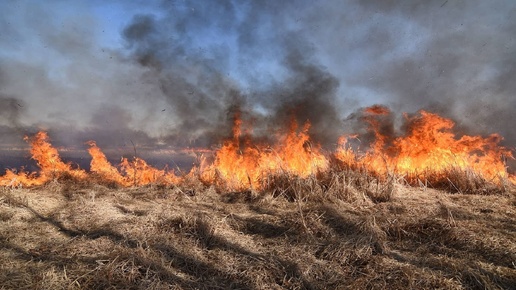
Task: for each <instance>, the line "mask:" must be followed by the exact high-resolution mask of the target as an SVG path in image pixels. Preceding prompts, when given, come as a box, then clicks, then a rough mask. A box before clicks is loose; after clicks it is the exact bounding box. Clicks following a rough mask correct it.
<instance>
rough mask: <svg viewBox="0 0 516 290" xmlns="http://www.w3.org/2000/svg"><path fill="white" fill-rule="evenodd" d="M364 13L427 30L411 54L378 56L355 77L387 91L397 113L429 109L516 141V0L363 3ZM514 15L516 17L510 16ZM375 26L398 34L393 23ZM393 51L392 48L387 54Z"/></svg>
mask: <svg viewBox="0 0 516 290" xmlns="http://www.w3.org/2000/svg"><path fill="white" fill-rule="evenodd" d="M357 3H359V5H361V7H363V9H364V11H366V12H365V13H381V14H384V15H391V16H393V17H399V18H403V19H408V21H409V23H410V25H411V26H415V27H418V31H424V37H417V38H414V43H412V44H407V46H408V47H409V48H408V49H406V51H405V53H402V54H399V55H397V56H394V57H389V58H382V57H379V58H377V60H378V61H377V62H376V63H375V64H374V66H371V67H370V68H368V69H366V70H363V71H361V72H360V73H358V74H356V75H355V76H354V77H353V78H351V83H352V84H354V85H357V86H361V87H365V88H368V89H370V90H374V91H375V92H377V93H378V94H383V95H386V96H387V102H385V103H386V104H388V105H390V106H391V107H392V108H394V109H395V110H396V111H397V112H400V111H408V112H414V111H416V110H418V109H427V110H430V111H433V112H437V113H439V114H442V115H444V116H446V117H449V118H452V119H453V120H455V121H456V122H457V123H458V124H457V127H458V128H459V129H461V130H462V131H463V133H469V134H486V133H493V132H496V133H500V134H501V135H502V136H504V137H505V140H506V141H505V144H506V145H508V146H515V144H516V131H514V129H513V128H512V125H511V124H514V123H515V122H516V115H515V114H514V108H516V86H515V84H514V81H511V79H513V78H514V73H515V70H516V66H515V62H516V59H515V58H514V56H515V55H516V38H515V37H514V35H516V20H515V19H514V17H512V16H514V13H515V12H516V5H515V3H514V2H511V1H493V2H489V3H487V2H483V1H473V2H471V1H425V2H423V1H359V2H357ZM511 15H512V16H511ZM375 29H377V30H380V31H381V32H382V34H385V35H389V36H390V39H389V40H388V41H389V42H396V41H398V40H400V39H402V38H403V36H399V35H396V34H395V33H394V31H392V27H390V26H381V25H378V26H376V27H375ZM384 53H388V52H384Z"/></svg>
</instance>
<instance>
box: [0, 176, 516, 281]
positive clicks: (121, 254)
mask: <svg viewBox="0 0 516 290" xmlns="http://www.w3.org/2000/svg"><path fill="white" fill-rule="evenodd" d="M342 178H345V176H344V177H342ZM337 181H338V178H337V179H335V180H333V183H332V186H333V187H332V188H331V190H330V189H329V188H328V186H325V185H322V184H321V183H317V182H311V181H310V180H303V181H301V180H295V179H294V180H289V181H288V183H287V182H283V181H282V180H279V181H278V180H277V181H276V183H275V184H274V187H269V188H268V189H265V190H263V191H261V192H253V191H245V192H229V191H221V190H220V189H216V188H215V187H214V186H204V185H202V184H200V183H192V184H189V185H188V186H158V185H149V186H140V187H133V188H117V187H113V186H112V187H109V186H104V185H99V184H94V183H92V184H81V183H77V182H73V181H66V180H64V181H53V182H50V183H47V184H46V185H43V186H40V187H36V188H32V189H19V188H18V189H17V188H5V187H4V188H0V220H1V222H0V248H1V250H0V289H516V192H515V190H514V188H509V189H507V190H505V192H502V193H496V194H490V195H480V194H460V193H454V194H452V193H448V192H444V191H439V190H435V189H430V188H425V187H408V186H405V185H401V184H399V183H390V184H383V185H381V184H377V185H376V189H373V190H371V188H373V187H374V184H369V189H368V188H366V187H364V186H356V185H350V184H346V182H345V181H344V180H341V181H342V182H341V183H338V182H337ZM381 186H384V187H381ZM380 187H381V188H380Z"/></svg>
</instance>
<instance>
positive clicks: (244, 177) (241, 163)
mask: <svg viewBox="0 0 516 290" xmlns="http://www.w3.org/2000/svg"><path fill="white" fill-rule="evenodd" d="M241 125H242V121H241V119H240V118H239V115H237V117H236V118H235V120H234V125H233V138H232V139H230V140H227V141H226V142H225V143H224V145H223V146H222V147H221V148H220V149H219V150H218V151H217V152H216V155H215V161H214V163H213V165H212V166H210V167H208V169H207V170H206V172H205V173H204V175H203V176H204V179H205V180H206V181H208V182H213V181H214V179H215V178H216V176H217V175H218V176H221V177H222V178H223V179H224V180H225V181H226V185H227V186H228V187H229V188H234V189H244V188H252V189H261V188H262V186H263V184H262V182H263V180H264V179H265V178H266V177H267V176H270V175H273V174H279V173H288V174H293V175H297V176H299V177H308V176H309V175H312V174H316V173H317V172H320V171H324V170H327V169H328V167H329V161H328V159H327V158H326V157H325V156H324V154H322V152H321V149H320V147H319V146H318V145H314V144H312V143H311V142H310V138H309V135H308V130H309V128H310V123H309V122H307V123H305V125H304V126H303V129H302V130H301V131H300V132H298V124H297V122H295V121H291V124H290V128H289V131H288V133H287V134H286V135H285V136H284V137H280V138H279V140H278V142H277V144H276V145H275V146H273V147H270V146H267V145H259V144H253V143H252V142H251V140H250V139H249V138H244V140H243V141H242V140H240V139H241V136H240V134H241V132H242V130H241Z"/></svg>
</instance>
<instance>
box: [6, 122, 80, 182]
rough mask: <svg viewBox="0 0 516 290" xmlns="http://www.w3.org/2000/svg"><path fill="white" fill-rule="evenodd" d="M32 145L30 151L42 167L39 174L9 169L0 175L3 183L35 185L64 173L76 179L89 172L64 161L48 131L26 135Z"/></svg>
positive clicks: (26, 139)
mask: <svg viewBox="0 0 516 290" xmlns="http://www.w3.org/2000/svg"><path fill="white" fill-rule="evenodd" d="M25 141H28V142H29V143H30V145H31V149H30V153H31V155H32V159H34V160H36V163H37V165H38V166H39V168H41V171H40V172H39V174H35V173H31V174H29V173H26V172H24V171H21V172H19V173H17V174H16V173H14V172H13V171H11V170H8V171H7V173H6V174H5V175H4V176H2V177H0V184H1V185H8V186H20V185H23V186H34V185H41V184H44V183H46V182H47V181H50V180H53V179H55V178H59V177H61V176H64V175H67V174H68V175H70V176H72V177H73V178H76V179H84V178H86V176H87V174H86V172H85V171H84V170H80V169H72V167H71V166H70V164H67V163H64V162H63V161H61V158H60V157H59V153H58V152H57V149H56V148H54V147H52V145H51V144H50V142H49V138H48V135H47V133H46V132H38V133H37V134H36V135H35V136H34V137H32V138H28V137H25Z"/></svg>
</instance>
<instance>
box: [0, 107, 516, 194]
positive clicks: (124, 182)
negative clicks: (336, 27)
mask: <svg viewBox="0 0 516 290" xmlns="http://www.w3.org/2000/svg"><path fill="white" fill-rule="evenodd" d="M363 114H364V116H363V120H364V121H365V123H366V124H368V125H369V129H368V130H369V134H370V135H371V136H374V141H373V142H371V144H369V146H368V147H366V148H365V150H364V151H362V150H361V149H360V148H352V146H350V145H349V144H348V143H349V142H350V141H351V140H352V139H354V138H356V136H347V137H346V136H343V137H341V138H340V141H339V143H340V145H339V147H338V148H337V149H336V150H335V151H334V152H326V151H324V150H323V149H322V148H321V147H320V146H319V145H318V144H317V143H315V142H313V141H312V140H310V137H309V128H310V123H309V122H306V123H305V124H304V125H303V126H302V128H299V126H298V124H297V123H296V122H294V121H292V122H291V123H290V126H289V127H288V128H287V130H286V131H285V132H283V133H281V134H277V136H276V140H275V141H274V142H273V144H261V143H259V142H255V141H254V140H253V138H252V134H251V133H250V132H248V131H249V129H246V130H243V129H242V123H243V122H242V120H241V119H240V115H239V114H236V115H235V117H234V126H233V136H232V138H228V139H227V140H225V141H224V142H223V144H222V146H221V147H220V148H219V149H217V150H215V151H214V152H213V161H212V162H207V159H202V160H200V162H199V163H198V164H197V165H196V166H195V167H194V168H193V169H192V170H191V171H190V172H189V173H181V175H178V174H176V172H174V171H173V170H166V169H157V168H154V167H152V166H151V165H149V164H148V163H147V162H146V161H145V160H143V159H141V158H138V157H136V156H134V157H132V158H122V161H121V163H120V164H119V165H117V166H114V165H112V164H110V163H109V162H108V160H107V158H106V156H105V155H104V153H103V152H102V151H101V149H100V148H99V147H97V145H96V143H95V142H94V141H90V142H88V145H89V146H90V147H89V149H88V152H89V153H90V155H91V157H92V160H91V164H90V172H86V171H84V170H82V169H78V168H74V167H73V166H71V165H70V164H68V163H65V162H63V161H62V160H61V158H60V156H59V153H58V151H57V149H56V148H54V147H53V146H52V145H51V143H50V140H49V138H48V135H47V134H46V133H45V132H39V133H37V134H36V135H35V136H33V137H30V138H29V137H27V138H26V140H27V141H28V142H29V143H30V145H31V150H30V153H31V155H32V158H33V159H34V160H35V161H36V162H37V164H38V166H39V167H40V169H41V170H40V171H39V172H32V173H28V172H24V171H23V170H21V171H20V172H16V171H14V170H7V173H6V174H5V175H4V176H1V177H0V186H8V187H17V186H23V187H32V186H40V185H43V184H45V183H48V182H51V181H52V180H56V179H57V180H59V179H67V178H72V179H74V180H76V181H77V182H83V183H84V182H86V183H88V182H94V183H101V184H105V185H109V186H115V187H116V186H118V187H131V186H142V185H147V184H161V185H176V186H177V185H184V184H188V183H191V181H192V180H198V181H200V182H202V183H203V184H205V185H214V186H215V187H217V188H218V189H219V190H220V191H247V190H250V191H258V192H259V191H264V190H272V191H274V192H275V194H279V195H287V196H288V197H289V198H291V199H295V198H298V196H296V194H297V192H303V190H301V189H303V188H302V187H305V186H308V187H309V189H310V190H309V191H310V192H318V191H323V192H326V191H328V188H331V187H332V184H326V183H327V182H330V183H331V180H332V179H334V177H335V176H337V177H339V178H343V179H344V182H347V183H349V184H353V185H355V186H356V187H357V188H359V189H361V190H363V191H365V192H366V193H367V194H368V195H369V196H370V197H372V198H373V199H375V200H377V201H384V200H388V196H389V192H391V191H392V185H393V184H394V183H403V184H407V185H411V186H416V187H430V188H436V189H445V190H447V191H450V192H457V193H468V194H469V193H471V194H493V193H503V192H506V191H507V187H508V186H511V185H512V184H514V183H515V182H516V177H515V176H514V175H511V174H509V173H508V171H507V166H506V164H505V162H504V160H506V159H512V158H513V155H512V151H511V150H509V149H508V148H505V147H503V146H499V145H498V144H499V142H500V141H501V140H502V138H501V137H500V136H498V135H496V134H493V135H490V136H488V137H481V136H467V135H464V136H462V137H460V138H459V137H457V136H456V135H455V134H454V133H453V131H452V128H453V125H454V124H453V122H452V121H451V120H448V119H445V118H442V117H440V116H438V115H436V114H432V113H428V112H425V111H421V112H419V114H417V115H414V116H406V132H405V133H404V134H402V135H399V136H396V135H393V134H390V135H389V134H386V133H384V131H385V130H381V128H383V127H382V126H384V124H383V123H384V121H385V120H384V119H385V118H391V117H390V111H389V110H388V109H387V108H384V107H381V106H374V107H371V108H367V109H365V110H364V113H363ZM392 130H393V128H391V129H389V130H388V131H392ZM243 131H245V132H246V133H245V134H244V133H243ZM374 196H376V197H374Z"/></svg>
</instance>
